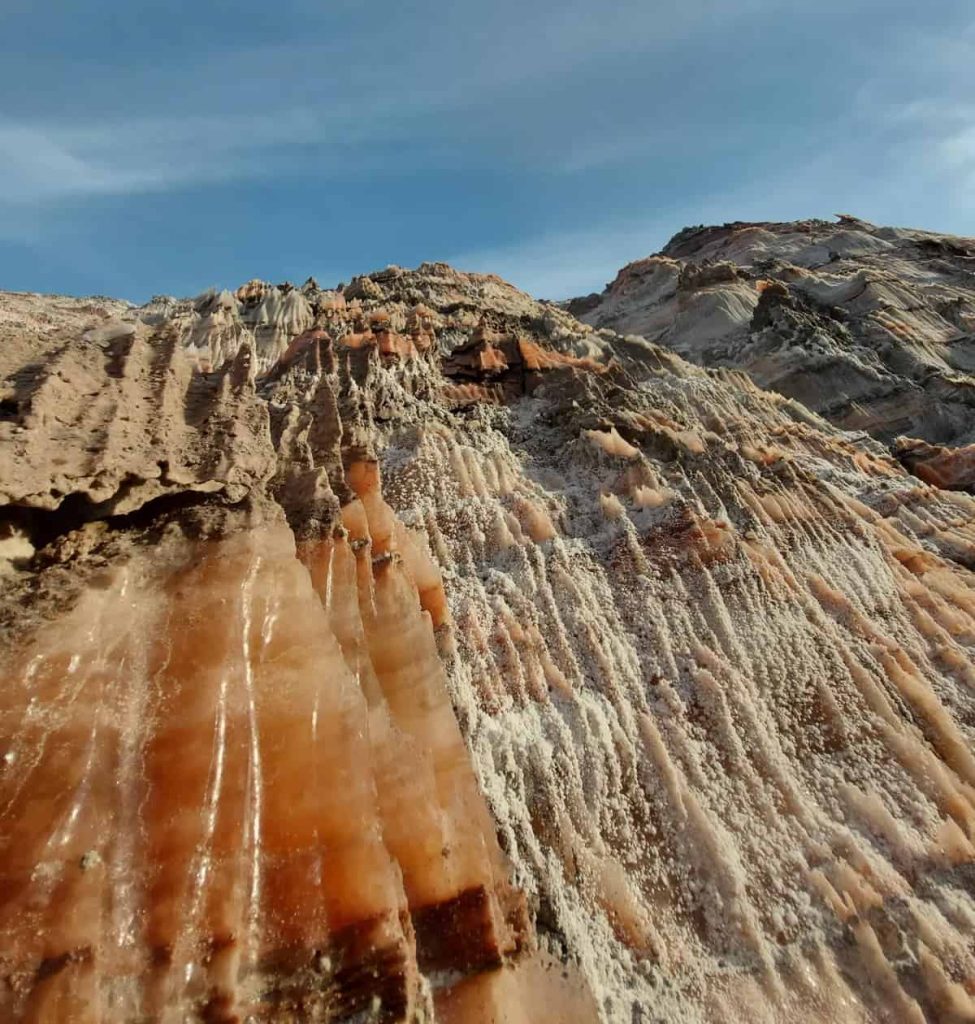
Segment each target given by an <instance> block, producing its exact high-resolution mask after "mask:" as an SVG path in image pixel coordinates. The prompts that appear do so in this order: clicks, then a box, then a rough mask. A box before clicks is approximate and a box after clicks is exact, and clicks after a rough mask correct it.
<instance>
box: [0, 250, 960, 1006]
mask: <svg viewBox="0 0 975 1024" xmlns="http://www.w3.org/2000/svg"><path fill="white" fill-rule="evenodd" d="M5 301H6V302H8V303H13V302H14V301H16V302H17V303H18V308H19V309H20V312H19V313H18V318H19V321H20V322H19V324H18V325H17V326H16V327H15V328H13V329H11V328H6V329H7V330H11V331H12V334H11V337H12V338H14V337H15V338H16V344H4V345H3V346H2V348H0V359H2V360H3V362H2V365H0V373H2V377H3V380H4V384H3V388H4V390H3V393H2V396H0V397H2V402H3V405H2V409H3V415H2V420H0V444H2V446H3V447H2V449H0V496H2V502H3V504H2V505H0V520H2V523H3V529H4V531H5V539H4V540H3V542H2V543H3V553H4V555H5V575H4V584H5V585H4V588H3V591H2V595H0V610H2V624H3V628H4V656H3V661H2V663H0V673H2V682H0V730H2V734H0V752H2V762H0V807H2V808H3V810H2V812H0V814H2V818H0V820H2V823H3V824H2V828H0V965H2V972H3V976H4V979H5V982H6V984H5V986H4V987H3V989H2V990H0V1008H2V1015H3V1017H4V1019H9V1020H14V1021H31V1022H39V1021H79V1022H80V1021H84V1022H89V1021H92V1022H93V1021H125V1022H134V1021H143V1020H161V1021H170V1020H172V1021H184V1020H191V1021H192V1020H201V1021H211V1022H212V1021H237V1020H254V1021H259V1020H261V1021H263V1020H267V1021H297V1020H321V1021H351V1020H382V1021H407V1020H410V1021H419V1020H436V1021H441V1022H444V1021H446V1022H464V1024H468V1022H474V1024H477V1022H484V1024H488V1022H498V1024H500V1022H502V1021H504V1022H520V1021H526V1022H527V1021H540V1020H545V1021H553V1022H558V1021H562V1022H565V1024H570V1022H572V1024H574V1022H587V1021H597V1020H600V1021H608V1022H613V1024H615V1022H632V1021H650V1020H665V1021H681V1022H684V1021H695V1020H696V1021H715V1020H748V1021H785V1020H788V1021H809V1022H813V1021H822V1020H831V1021H838V1022H842V1021H878V1022H879V1021H891V1022H893V1021H897V1022H900V1021H915V1022H923V1021H967V1020H972V1019H975V998H973V995H975V956H973V953H972V936H973V928H975V894H973V893H972V887H971V878H972V870H973V869H972V863H973V861H975V845H973V842H975V758H973V755H972V740H973V730H975V663H973V658H972V650H973V646H975V577H973V575H972V572H973V569H975V498H972V497H970V496H968V495H966V494H963V493H957V492H949V491H944V490H940V489H938V488H937V487H935V486H932V485H930V484H927V483H924V482H923V481H921V480H919V479H918V478H917V477H915V476H913V475H911V474H910V473H908V472H907V471H906V470H905V469H904V468H903V467H902V466H901V465H900V464H899V463H898V462H897V461H896V460H895V459H893V458H892V457H891V456H890V455H889V454H888V452H887V451H886V449H885V448H884V447H883V446H882V445H880V444H879V443H877V442H874V441H872V440H871V439H869V438H867V437H864V436H862V435H861V436H851V435H847V434H843V433H842V432H840V431H838V430H837V429H836V428H835V427H833V426H831V425H829V424H828V423H827V422H826V421H824V420H822V419H820V418H819V417H818V416H816V415H815V414H814V413H812V412H810V411H809V410H807V409H806V408H804V407H803V406H801V405H799V404H798V403H796V402H794V401H792V400H789V399H786V398H783V397H781V396H779V395H776V394H772V393H768V392H763V391H761V390H759V389H758V388H757V387H756V386H755V385H754V384H753V383H752V382H751V381H750V380H749V379H748V378H747V377H746V376H745V375H744V374H742V373H739V372H730V371H724V370H717V371H708V370H703V369H699V368H696V367H693V366H691V365H689V364H688V363H686V362H684V361H683V360H682V359H680V358H679V357H677V356H675V355H674V354H673V353H671V352H669V351H667V350H665V349H663V348H660V347H657V346H656V345H653V344H651V343H648V342H645V341H641V340H626V339H624V338H621V337H619V336H616V335H613V334H612V333H611V332H605V331H603V332H600V331H595V330H593V329H592V327H589V326H586V325H583V324H581V323H579V322H577V321H576V320H575V319H574V318H573V317H572V316H571V315H569V314H568V313H567V312H565V311H563V310H561V309H558V308H556V307H554V306H552V305H549V304H544V303H538V302H535V301H534V300H532V299H530V298H529V297H527V296H524V295H522V294H521V293H519V292H517V291H516V290H515V289H513V288H511V287H510V286H508V285H506V284H504V282H502V281H500V280H499V279H497V278H493V277H483V276H477V275H464V274H461V273H458V272H456V271H454V270H452V269H450V268H448V267H445V266H442V265H424V266H423V267H421V268H419V270H417V271H404V270H400V269H399V268H390V269H388V270H387V271H383V272H381V273H379V274H375V275H371V276H369V277H367V278H360V279H357V280H355V281H353V282H352V283H351V284H350V285H349V286H348V287H347V288H344V289H342V290H341V291H324V290H322V289H320V288H318V286H317V285H316V284H315V283H314V282H308V283H307V284H306V285H304V286H302V287H301V288H292V287H290V286H283V287H277V288H274V287H271V286H269V285H265V284H263V283H260V282H250V283H248V284H247V285H246V286H244V287H242V288H241V289H239V290H238V292H237V293H233V294H232V293H220V294H208V295H206V296H202V297H201V298H200V299H198V300H196V301H194V302H189V301H175V300H169V299H160V300H156V301H154V302H153V303H151V304H150V305H149V306H148V307H145V308H143V309H133V308H124V307H108V306H107V305H103V307H102V312H101V313H99V312H97V311H96V310H93V309H90V308H88V306H87V305H86V304H83V303H74V304H72V303H71V302H70V301H68V300H57V301H55V300H51V299H47V298H44V297H37V296H35V297H31V296H18V297H16V299H8V300H5ZM55 308H56V309H57V310H58V313H57V316H58V318H59V319H58V323H57V327H56V329H55V330H53V331H47V327H50V326H51V325H50V324H46V323H45V321H44V318H45V317H47V316H52V317H53V316H54V315H55V314H54V312H53V311H52V310H54V309H55ZM49 311H51V312H49Z"/></svg>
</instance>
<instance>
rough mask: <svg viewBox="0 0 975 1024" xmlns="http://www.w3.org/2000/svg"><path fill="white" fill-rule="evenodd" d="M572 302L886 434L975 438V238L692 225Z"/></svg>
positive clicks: (822, 225) (843, 223)
mask: <svg viewBox="0 0 975 1024" xmlns="http://www.w3.org/2000/svg"><path fill="white" fill-rule="evenodd" d="M569 309H570V310H572V311H575V312H576V313H578V314H579V315H580V316H581V318H582V319H583V320H584V321H586V322H587V323H590V324H593V325H595V326H597V327H608V328H612V329H613V330H615V331H619V332H622V333H633V334H638V335H641V336H643V337H646V338H649V339H650V340H652V341H656V342H659V343H660V344H663V345H666V346H667V347H669V348H672V349H673V350H674V351H676V352H678V353H680V355H682V356H683V357H684V358H686V359H690V360H691V361H693V362H696V363H700V364H703V365H706V366H728V367H735V368H737V369H742V370H745V371H746V372H747V373H748V374H749V375H750V376H751V377H752V379H753V380H754V381H755V382H756V383H758V384H759V385H760V386H762V387H765V388H771V389H773V390H775V391H778V392H779V393H781V394H783V395H787V396H789V397H791V398H795V399H798V400H799V401H801V402H803V403H804V404H806V405H807V406H808V407H809V408H811V409H813V410H814V411H816V412H818V413H820V414H821V415H823V416H825V417H826V418H827V419H829V420H830V421H831V422H833V423H835V424H836V425H837V426H840V427H843V428H844V429H847V430H864V431H867V432H868V433H870V434H872V435H873V436H874V437H877V438H879V439H880V440H883V441H885V442H888V443H889V442H892V441H894V440H895V439H896V438H897V437H898V436H899V435H902V434H903V435H908V436H910V437H913V438H918V439H921V440H924V441H927V442H929V443H933V444H939V445H951V446H959V445H967V444H970V443H971V442H972V441H973V440H975V428H973V423H975V418H973V403H975V379H973V377H972V376H971V374H972V371H973V370H975V240H972V239H964V238H956V237H952V236H946V235H938V234H934V233H932V232H925V231H912V230H906V229H900V228H878V227H876V226H874V225H872V224H868V223H866V222H864V221H860V220H857V219H855V218H853V217H848V216H841V217H840V218H839V223H838V224H831V223H828V222H826V221H816V220H813V221H800V222H796V223H790V224H774V223H769V224H743V223H734V224H726V225H724V226H723V227H711V228H705V227H701V228H689V229H687V230H685V231H682V232H681V233H680V234H678V235H677V236H676V237H675V238H673V239H672V240H671V241H670V242H669V243H668V244H667V245H666V246H665V247H664V249H663V250H662V252H660V253H659V254H657V255H655V256H651V257H649V258H648V259H645V260H640V261H638V262H636V263H631V264H630V265H629V266H627V267H624V268H623V269H622V270H621V271H620V273H619V275H618V276H617V278H616V280H615V281H613V282H612V283H611V284H610V285H608V286H607V288H606V290H605V291H604V292H603V293H602V294H601V295H592V296H589V297H588V298H586V299H577V300H574V301H573V302H572V303H570V304H569Z"/></svg>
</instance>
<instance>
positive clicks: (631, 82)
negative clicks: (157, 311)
mask: <svg viewBox="0 0 975 1024" xmlns="http://www.w3.org/2000/svg"><path fill="white" fill-rule="evenodd" d="M840 211H842V212H849V213H853V214H856V215H857V216H861V217H864V218H866V219H868V220H873V221H876V222H878V223H889V224H901V225H910V226H918V227H930V228H934V229H939V230H945V231H952V232H954V233H957V234H975V5H973V4H972V2H971V0H934V2H929V3H927V4H919V3H904V2H901V0H816V2H813V0H809V2H797V0H679V2H676V0H675V2H666V3H665V2H662V0H588V2H585V3H582V2H579V0H517V2H516V0H479V2H470V0H454V2H450V0H438V2H433V0H420V2H414V3H411V2H409V0H400V2H398V3H390V2H387V0H373V2H371V3H362V2H352V0H317V2H315V0H276V2H274V3H254V2H252V0H237V2H234V3H231V2H229V0H196V2H194V3H190V2H186V0H171V2H168V3H165V4H163V3H152V4H149V3H144V2H141V0H126V2H122V0H84V2H82V0H59V2H57V3H53V4H47V5H39V4H38V3H37V2H36V0H3V3H2V4H0V288H6V289H23V290H37V291H57V292H62V293H68V294H89V293H96V294H108V295H116V296H120V297H123V298H129V299H132V300H134V301H144V300H145V299H147V298H148V297H149V296H150V295H152V294H154V293H170V294H195V293H196V292H199V291H200V290H202V289H203V288H205V287H209V286H212V285H217V286H227V285H236V284H238V283H240V282H241V281H243V280H246V279H247V278H250V277H262V278H266V279H270V280H275V281H277V280H284V279H291V280H303V279H304V278H305V277H307V276H308V275H309V274H314V275H315V276H316V277H317V278H318V279H319V281H320V282H321V283H322V284H323V285H325V284H334V283H336V282H338V281H340V280H346V281H347V280H348V279H349V278H350V277H351V276H352V275H353V274H355V273H363V272H366V271H368V270H372V269H377V268H379V267H382V266H385V265H387V264H389V263H399V264H401V265H404V266H415V265H416V264H417V263H419V262H422V261H423V260H447V261H449V262H451V263H453V264H455V265H457V266H460V267H462V268H464V269H471V270H491V271H494V272H497V273H500V274H501V275H503V276H504V277H507V278H508V279H510V280H512V281H514V283H516V284H518V285H520V286H521V287H524V288H526V289H528V290H530V291H532V292H534V293H535V294H538V295H542V296H549V297H553V298H560V297H565V296H568V295H573V294H581V293H584V292H588V291H592V290H596V289H599V288H601V287H602V286H603V284H604V283H605V282H606V281H607V280H609V279H610V278H611V277H612V276H613V275H614V273H615V271H616V269H617V268H618V267H620V266H621V265H622V264H624V263H626V262H627V261H629V260H631V259H635V258H637V257H640V256H643V255H646V254H648V253H649V252H652V251H653V250H655V249H657V248H659V247H660V246H661V245H662V244H663V243H664V242H665V241H666V240H667V238H669V237H670V235H672V234H673V233H674V232H675V231H677V230H679V229H680V228H681V227H683V226H684V225H686V224H696V223H712V222H722V221H725V220H735V219H749V220H750V219H793V218H798V217H808V216H820V217H829V216H831V215H832V214H833V213H836V212H840Z"/></svg>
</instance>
